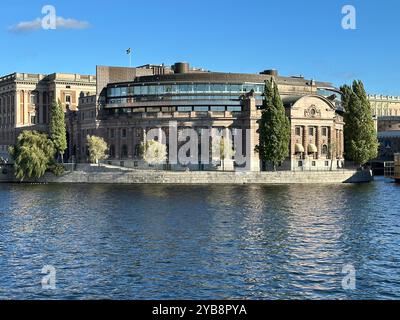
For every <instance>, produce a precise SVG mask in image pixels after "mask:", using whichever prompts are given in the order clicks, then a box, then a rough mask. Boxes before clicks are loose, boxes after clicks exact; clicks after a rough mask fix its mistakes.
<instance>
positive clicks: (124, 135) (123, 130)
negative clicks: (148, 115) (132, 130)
mask: <svg viewBox="0 0 400 320" xmlns="http://www.w3.org/2000/svg"><path fill="white" fill-rule="evenodd" d="M121 136H122V138H126V129H122V130H121Z"/></svg>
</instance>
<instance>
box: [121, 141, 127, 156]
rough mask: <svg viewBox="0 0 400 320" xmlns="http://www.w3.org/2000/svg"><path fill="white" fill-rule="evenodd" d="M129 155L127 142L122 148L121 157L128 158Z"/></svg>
mask: <svg viewBox="0 0 400 320" xmlns="http://www.w3.org/2000/svg"><path fill="white" fill-rule="evenodd" d="M127 157H128V146H127V145H126V144H124V145H122V148H121V158H127Z"/></svg>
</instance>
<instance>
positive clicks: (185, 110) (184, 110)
mask: <svg viewBox="0 0 400 320" xmlns="http://www.w3.org/2000/svg"><path fill="white" fill-rule="evenodd" d="M191 111H192V107H178V112H191Z"/></svg>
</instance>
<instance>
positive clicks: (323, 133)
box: [322, 127, 328, 137]
mask: <svg viewBox="0 0 400 320" xmlns="http://www.w3.org/2000/svg"><path fill="white" fill-rule="evenodd" d="M322 135H323V136H324V137H326V136H328V128H326V127H324V128H322Z"/></svg>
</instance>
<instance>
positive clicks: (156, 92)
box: [67, 63, 344, 171]
mask: <svg viewBox="0 0 400 320" xmlns="http://www.w3.org/2000/svg"><path fill="white" fill-rule="evenodd" d="M270 79H273V80H274V81H275V82H276V83H277V84H278V88H279V92H280V94H281V96H282V99H283V102H284V105H285V108H286V112H287V115H288V117H289V118H290V121H291V130H292V136H291V145H290V154H288V158H287V161H285V163H282V165H281V167H282V168H285V169H292V170H321V169H324V170H328V169H336V168H340V167H342V166H343V161H344V160H343V152H344V150H343V125H344V123H343V117H342V112H343V110H342V107H341V95H340V92H339V91H338V90H337V89H336V88H334V87H333V86H332V85H331V84H330V83H325V82H316V81H314V80H308V79H304V78H303V77H282V76H279V75H278V73H277V71H275V70H266V71H263V72H261V73H260V74H235V73H219V72H210V71H205V70H203V69H199V68H190V67H189V65H188V64H187V63H176V64H175V65H173V66H171V67H167V66H164V65H161V66H154V65H146V66H142V67H138V68H114V67H101V66H98V67H97V92H96V94H95V95H92V96H88V95H86V96H82V97H80V99H79V106H78V110H69V111H68V114H67V115H68V116H67V129H68V145H69V148H68V149H69V151H68V156H69V158H70V160H71V161H82V162H85V161H87V157H88V150H87V146H86V137H87V135H93V134H95V135H98V136H101V137H103V138H104V139H105V140H106V141H107V143H108V145H109V159H108V161H109V163H111V164H118V165H124V166H130V167H139V166H141V165H143V163H142V161H141V155H140V152H139V150H140V144H141V143H142V142H143V141H144V140H145V139H146V135H147V133H148V132H149V131H150V130H151V129H155V128H157V129H160V130H162V131H163V132H164V133H165V137H164V138H163V142H165V143H166V144H167V147H168V149H169V151H170V152H171V150H170V145H169V141H170V140H171V136H172V132H170V131H171V123H172V122H174V123H176V128H177V131H178V134H179V132H182V130H184V129H185V128H192V129H194V130H195V131H196V132H201V131H202V130H203V129H211V128H213V129H217V130H223V129H230V131H231V132H238V131H239V129H240V131H241V132H242V134H244V133H243V132H246V136H245V137H242V138H243V139H242V140H243V141H245V144H246V146H243V150H246V156H248V157H249V163H248V165H249V166H248V168H247V169H248V170H252V171H259V170H260V169H262V168H265V164H263V163H261V162H260V160H259V157H258V154H257V153H256V152H255V151H254V149H255V146H256V145H257V144H258V126H259V124H258V121H259V120H260V118H261V106H262V100H263V97H262V94H263V91H264V85H265V81H266V80H270ZM181 144H182V142H181ZM199 149H200V146H199ZM170 167H171V166H170ZM188 167H189V168H190V169H193V170H203V169H207V170H208V169H215V170H218V169H220V168H221V165H214V164H212V165H204V163H201V161H200V162H199V163H196V164H189V165H188V164H185V165H182V164H179V163H178V164H177V165H173V166H172V167H171V168H172V169H176V170H182V169H186V168H188ZM228 168H229V170H232V169H238V170H239V169H240V168H241V166H240V165H238V161H236V160H235V159H233V161H232V162H231V165H228Z"/></svg>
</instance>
